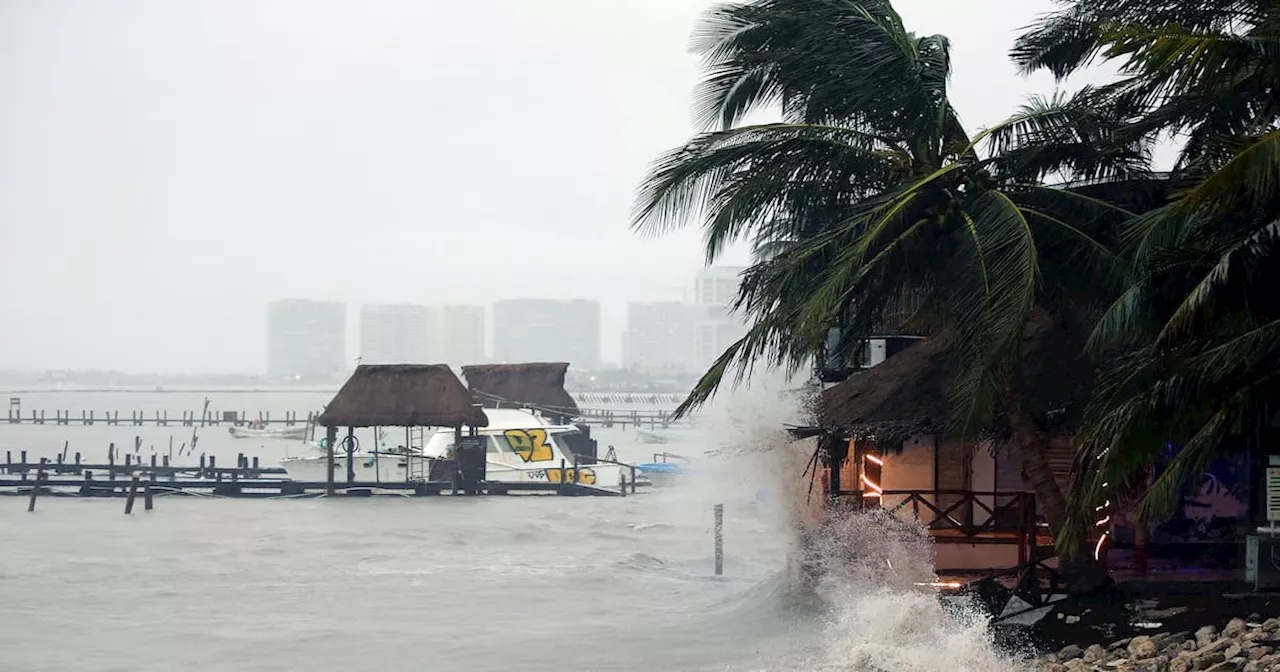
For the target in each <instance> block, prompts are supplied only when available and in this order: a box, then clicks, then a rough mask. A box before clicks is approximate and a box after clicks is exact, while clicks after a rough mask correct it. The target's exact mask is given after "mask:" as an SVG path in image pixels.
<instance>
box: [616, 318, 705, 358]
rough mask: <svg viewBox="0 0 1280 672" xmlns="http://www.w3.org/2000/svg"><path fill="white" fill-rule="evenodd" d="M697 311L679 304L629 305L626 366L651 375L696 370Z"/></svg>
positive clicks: (625, 352) (624, 349)
mask: <svg viewBox="0 0 1280 672" xmlns="http://www.w3.org/2000/svg"><path fill="white" fill-rule="evenodd" d="M696 321H697V310H696V309H695V307H694V306H691V305H689V304H687V303H681V302H678V301H664V302H658V303H637V302H632V303H628V304H627V330H626V331H625V332H624V333H623V338H622V366H623V367H624V368H627V369H637V370H642V371H648V372H662V371H675V372H685V371H690V370H692V369H693V368H694V367H695V365H696V363H697V359H696V358H695V344H694V325H695V322H696Z"/></svg>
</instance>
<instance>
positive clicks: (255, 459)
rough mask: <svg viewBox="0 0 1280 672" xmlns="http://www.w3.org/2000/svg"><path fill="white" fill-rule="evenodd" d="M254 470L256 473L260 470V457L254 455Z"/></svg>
mask: <svg viewBox="0 0 1280 672" xmlns="http://www.w3.org/2000/svg"><path fill="white" fill-rule="evenodd" d="M253 470H254V471H257V470H258V456H257V455H254V456H253Z"/></svg>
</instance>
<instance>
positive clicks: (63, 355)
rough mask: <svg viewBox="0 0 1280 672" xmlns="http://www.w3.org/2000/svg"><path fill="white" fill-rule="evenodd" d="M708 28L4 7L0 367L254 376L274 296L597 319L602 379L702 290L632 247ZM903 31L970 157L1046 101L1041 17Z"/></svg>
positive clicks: (58, 5) (404, 3) (122, 4)
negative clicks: (655, 324) (921, 56)
mask: <svg viewBox="0 0 1280 672" xmlns="http://www.w3.org/2000/svg"><path fill="white" fill-rule="evenodd" d="M710 4H712V3H710V2H708V1H707V0H610V1H609V2H602V1H601V0H549V1H548V2H543V3H530V2H527V1H526V0H492V1H491V2H486V3H436V2H420V1H416V0H368V1H367V2H362V3H349V2H340V1H338V0H312V1H311V2H307V3H301V2H287V1H284V0H184V1H183V2H155V1H153V0H116V1H113V2H109V3H108V2H102V3H97V2H85V1H83V0H40V1H38V2H7V3H0V90H3V91H4V92H5V104H4V105H3V106H0V146H3V147H4V148H5V151H4V152H0V222H3V224H2V225H0V226H2V227H3V228H2V229H0V233H2V234H3V237H2V238H0V291H2V292H3V296H4V309H5V310H4V313H3V317H4V325H5V326H4V328H3V329H0V368H11V369H26V370H32V369H36V370H39V369H94V368H96V369H117V370H122V371H154V372H157V373H183V372H191V373H196V372H198V373H213V374H217V373H249V372H257V371H262V370H264V369H265V367H266V359H267V352H266V346H265V344H264V343H263V338H262V334H263V333H264V332H265V330H266V319H267V318H266V314H265V312H264V311H263V309H262V306H263V305H265V304H266V303H268V302H270V301H273V300H279V299H286V298H309V299H316V300H332V301H340V302H343V303H345V304H347V305H349V306H355V305H359V304H364V303H421V304H480V305H486V306H491V305H492V304H493V303H494V302H496V301H498V300H500V299H504V298H566V299H567V298H583V299H590V300H595V301H599V302H600V305H601V321H602V324H603V327H602V332H603V333H602V337H601V345H602V352H601V357H602V359H604V360H606V361H612V362H618V361H620V359H621V352H620V344H621V340H622V338H621V336H622V332H623V330H624V328H625V324H626V304H627V303H628V302H629V301H680V300H691V299H692V297H691V296H690V294H689V292H690V289H691V287H690V280H689V279H690V278H692V277H693V275H694V273H695V271H696V270H697V269H699V268H700V267H702V266H703V262H704V258H703V249H702V244H701V239H700V234H699V232H698V231H697V230H695V229H690V230H687V231H682V232H679V233H675V234H671V235H668V236H663V237H661V238H646V237H642V236H639V235H637V234H636V233H635V232H633V231H632V230H630V228H629V226H628V224H629V221H630V216H631V207H632V202H633V197H634V193H635V189H636V187H637V186H638V184H639V182H640V180H641V178H642V177H643V175H644V173H645V170H646V168H647V166H648V165H649V164H650V162H651V161H653V160H654V159H655V158H656V157H657V156H658V155H659V154H660V153H661V152H663V151H666V150H668V149H670V148H672V147H674V146H677V145H679V144H680V143H682V142H684V141H685V140H686V139H687V138H688V137H689V136H690V135H691V134H692V133H693V132H694V130H695V129H694V128H693V127H692V125H691V122H690V116H691V115H690V94H691V91H692V88H693V86H694V84H695V82H696V81H697V80H698V78H699V76H700V73H699V68H698V63H697V61H696V59H695V58H694V57H693V56H691V55H690V54H689V53H688V51H687V47H688V44H689V35H690V31H691V29H692V28H693V26H694V23H695V20H696V18H697V17H698V15H699V14H700V13H701V12H702V11H703V10H704V9H705V8H706V7H708V6H709V5H710ZM895 5H896V6H897V8H898V9H899V11H900V12H901V13H902V15H903V18H904V20H905V21H906V22H907V24H908V26H909V27H910V29H911V30H913V31H914V32H916V33H919V34H929V33H935V32H941V33H945V34H946V35H947V36H948V37H949V38H950V39H951V41H952V43H953V45H954V51H953V55H954V67H955V75H954V77H953V79H952V100H953V101H954V102H955V104H956V106H957V108H958V110H959V113H960V115H961V118H962V120H963V122H964V124H965V126H966V127H967V128H968V129H970V130H971V131H973V130H976V129H979V128H981V127H983V126H986V125H990V124H993V123H996V122H998V121H1000V120H1001V119H1003V118H1005V117H1007V116H1008V115H1010V114H1012V113H1013V112H1014V111H1015V109H1016V107H1017V106H1018V105H1019V104H1021V103H1022V102H1023V101H1024V100H1025V97H1026V96H1027V95H1028V94H1030V93H1037V92H1038V93H1049V92H1052V91H1053V89H1054V85H1053V83H1052V81H1051V80H1050V79H1049V78H1048V77H1047V76H1043V75H1038V76H1035V77H1031V78H1024V77H1022V76H1020V75H1019V74H1017V72H1016V71H1015V69H1014V67H1013V66H1012V64H1010V63H1009V61H1008V58H1007V56H1006V53H1007V51H1008V48H1009V46H1010V44H1011V43H1012V40H1013V38H1014V36H1015V34H1016V32H1017V31H1018V29H1019V28H1021V27H1022V26H1025V25H1027V24H1028V23H1030V22H1031V21H1032V20H1033V19H1034V17H1035V16H1036V15H1037V14H1039V13H1041V12H1044V11H1047V10H1049V9H1051V8H1052V2H1051V0H974V2H970V3H942V2H938V1H937V0H900V1H898V2H895ZM748 259H749V257H748V255H747V254H746V251H745V250H744V249H742V247H741V246H739V247H736V248H732V249H731V251H730V254H729V255H728V256H727V257H724V258H723V259H721V260H720V263H721V264H724V265H741V264H744V263H745V262H747V261H748ZM355 322H356V321H354V320H348V323H347V329H348V332H347V340H348V342H356V339H357V338H358V331H357V330H358V326H357V325H356V323H355Z"/></svg>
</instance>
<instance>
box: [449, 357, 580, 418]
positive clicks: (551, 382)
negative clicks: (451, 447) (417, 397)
mask: <svg viewBox="0 0 1280 672" xmlns="http://www.w3.org/2000/svg"><path fill="white" fill-rule="evenodd" d="M568 370H569V365H568V364H567V363H564V362H531V363H525V364H474V365H471V366H464V367H462V377H463V378H466V379H467V386H468V387H469V388H471V393H472V395H474V397H475V400H476V401H477V402H478V403H481V404H484V406H485V408H498V407H499V406H508V407H510V406H512V405H527V406H535V407H539V408H543V409H547V410H553V411H555V412H557V413H562V414H564V415H567V416H575V415H578V404H577V402H575V401H574V400H573V397H571V396H569V393H568V392H567V391H565V389H564V378H565V373H566V372H568Z"/></svg>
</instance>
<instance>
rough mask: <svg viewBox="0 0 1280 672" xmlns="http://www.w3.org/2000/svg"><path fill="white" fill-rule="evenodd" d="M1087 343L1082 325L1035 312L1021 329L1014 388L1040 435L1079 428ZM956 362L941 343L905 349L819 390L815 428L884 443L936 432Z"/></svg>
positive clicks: (1089, 376) (1088, 379)
mask: <svg viewBox="0 0 1280 672" xmlns="http://www.w3.org/2000/svg"><path fill="white" fill-rule="evenodd" d="M1087 337H1088V331H1087V328H1086V326H1085V325H1084V324H1083V323H1082V322H1079V321H1076V320H1073V319H1058V318H1055V317H1053V316H1051V315H1049V314H1048V313H1047V312H1045V311H1037V312H1036V313H1035V314H1034V315H1033V317H1032V320H1031V322H1030V324H1029V325H1028V327H1027V331H1026V335H1025V336H1024V341H1023V360H1022V365H1021V368H1020V371H1019V380H1018V382H1019V388H1020V390H1021V393H1022V394H1023V395H1024V397H1025V399H1026V402H1027V408H1028V409H1029V410H1030V411H1031V413H1032V415H1033V416H1035V418H1036V420H1037V422H1038V423H1039V424H1040V426H1041V427H1042V428H1044V429H1045V430H1050V431H1056V432H1060V433H1068V434H1069V433H1072V432H1074V426H1075V425H1076V424H1077V423H1078V422H1079V419H1080V414H1081V411H1083V407H1084V404H1085V403H1086V402H1087V398H1088V394H1089V388H1090V385H1091V384H1092V380H1093V373H1094V366H1093V364H1092V363H1091V362H1090V361H1089V360H1088V359H1087V357H1086V355H1085V354H1084V343H1085V340H1086V339H1087ZM958 357H959V353H957V352H956V351H955V350H954V348H953V347H952V341H951V340H950V339H948V338H947V337H946V336H937V337H933V338H929V339H926V340H924V341H922V342H920V343H916V344H914V345H911V346H909V347H908V348H906V349H905V350H903V351H902V352H899V353H897V354H896V355H893V356H892V357H889V358H888V359H886V360H885V361H884V362H883V363H882V364H880V365H879V366H875V367H872V368H870V369H867V370H865V371H861V372H859V373H855V374H854V375H852V376H850V377H849V379H848V380H846V381H845V382H843V383H841V384H839V385H836V386H835V387H832V388H830V389H828V390H826V391H824V392H823V393H822V395H821V398H820V399H819V403H818V409H817V411H818V420H819V423H820V424H821V425H822V426H824V427H829V428H838V429H840V430H842V431H844V432H847V433H849V434H850V435H853V436H869V435H874V436H875V437H876V438H877V439H879V440H881V441H884V442H885V443H896V442H899V441H900V440H901V439H904V438H907V437H908V436H911V435H913V434H937V433H942V432H944V431H945V430H946V428H947V425H948V421H949V419H950V417H951V404H950V401H949V398H950V393H951V389H952V386H953V385H954V382H955V376H956V373H957V372H958V371H959V368H960V366H959V365H960V364H961V362H960V361H959V359H958ZM997 424H998V425H999V424H1001V423H999V422H997ZM993 429H996V430H999V429H1001V427H999V426H997V427H994V428H993Z"/></svg>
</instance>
